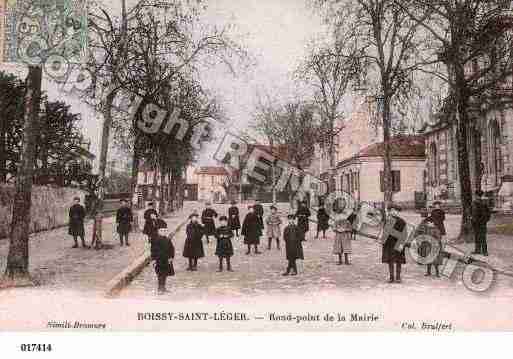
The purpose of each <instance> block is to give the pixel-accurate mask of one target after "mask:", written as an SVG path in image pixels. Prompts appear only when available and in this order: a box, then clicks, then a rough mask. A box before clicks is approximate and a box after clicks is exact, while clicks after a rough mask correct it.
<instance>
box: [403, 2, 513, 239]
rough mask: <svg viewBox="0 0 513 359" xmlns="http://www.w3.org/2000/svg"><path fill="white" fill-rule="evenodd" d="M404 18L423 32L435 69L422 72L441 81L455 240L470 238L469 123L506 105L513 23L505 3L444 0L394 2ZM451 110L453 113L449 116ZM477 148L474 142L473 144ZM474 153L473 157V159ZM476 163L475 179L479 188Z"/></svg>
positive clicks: (511, 68)
mask: <svg viewBox="0 0 513 359" xmlns="http://www.w3.org/2000/svg"><path fill="white" fill-rule="evenodd" d="M397 3H398V4H399V5H400V6H401V7H402V8H403V9H404V11H405V12H406V13H407V14H408V15H409V17H410V18H411V19H412V20H413V21H415V22H417V23H418V24H420V25H422V27H423V28H424V29H425V31H426V33H427V34H428V35H429V38H428V40H429V44H430V45H431V46H430V50H431V52H430V53H429V55H430V56H431V58H428V60H429V61H427V62H428V63H442V64H444V65H445V69H443V68H442V69H440V67H434V68H433V67H431V68H430V67H426V68H423V69H422V70H423V71H425V72H426V73H429V74H432V75H433V76H436V77H437V78H439V79H441V80H443V81H444V82H446V83H447V84H448V86H449V93H450V94H449V97H448V98H447V99H446V106H445V110H446V112H447V113H448V115H449V117H450V118H454V120H455V121H456V129H457V130H456V135H457V136H456V137H457V149H458V169H459V181H460V189H461V202H462V208H463V216H462V222H461V230H460V238H461V239H463V240H467V241H471V240H472V239H473V229H472V225H471V208H472V185H471V183H472V182H471V174H470V163H469V153H470V150H469V148H468V142H467V141H468V140H469V138H470V137H471V136H472V134H471V131H470V125H471V124H472V123H473V122H475V118H476V117H477V116H480V115H482V111H483V109H484V110H485V111H487V110H488V109H490V108H504V106H505V105H506V104H508V103H511V89H512V86H511V76H512V75H513V72H512V71H513V54H512V50H511V42H512V40H513V38H512V31H511V30H512V28H513V22H512V18H511V16H510V15H508V14H506V13H505V12H504V10H508V9H509V8H510V6H511V1H485V0H450V1H449V0H447V1H423V0H412V1H397ZM453 114H454V116H452V115H453ZM474 150H475V151H478V150H479V148H478V146H475V147H474ZM479 157H480V156H479V155H476V156H475V158H476V159H477V158H479ZM480 165H481V164H480V163H475V164H474V167H475V168H476V169H477V171H475V174H476V177H477V178H476V183H479V184H478V187H477V188H479V186H480V176H481V174H480V173H479V172H480V170H479V168H480Z"/></svg>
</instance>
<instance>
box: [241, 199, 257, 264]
mask: <svg viewBox="0 0 513 359" xmlns="http://www.w3.org/2000/svg"><path fill="white" fill-rule="evenodd" d="M248 209H249V213H248V214H247V215H246V217H245V218H244V222H243V223H242V231H241V234H242V235H243V236H244V244H246V245H247V246H248V251H247V252H246V255H248V254H249V253H250V252H251V246H254V248H255V254H260V252H259V251H258V245H259V244H260V236H261V235H262V227H261V225H260V220H259V218H258V216H257V215H256V213H255V210H254V208H253V206H249V207H248Z"/></svg>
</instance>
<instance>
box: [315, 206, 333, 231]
mask: <svg viewBox="0 0 513 359" xmlns="http://www.w3.org/2000/svg"><path fill="white" fill-rule="evenodd" d="M329 219H330V216H329V215H328V212H326V208H324V205H322V206H321V207H319V210H318V211H317V235H316V236H315V239H317V238H319V233H321V231H322V238H323V239H326V230H327V229H328V228H329V227H330V225H329Z"/></svg>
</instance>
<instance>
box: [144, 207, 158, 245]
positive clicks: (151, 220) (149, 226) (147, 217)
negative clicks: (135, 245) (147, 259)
mask: <svg viewBox="0 0 513 359" xmlns="http://www.w3.org/2000/svg"><path fill="white" fill-rule="evenodd" d="M158 217H159V214H158V212H157V210H155V208H154V204H153V202H150V203H148V209H147V210H146V211H144V227H143V233H144V234H146V235H147V236H148V242H150V241H151V237H152V236H153V235H155V233H156V232H157V228H156V225H155V223H156V220H157V218H158Z"/></svg>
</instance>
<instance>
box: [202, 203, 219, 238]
mask: <svg viewBox="0 0 513 359" xmlns="http://www.w3.org/2000/svg"><path fill="white" fill-rule="evenodd" d="M206 207H207V208H205V209H204V210H203V212H202V213H201V223H203V226H204V230H205V237H206V238H207V243H210V239H209V237H210V236H215V234H216V224H215V221H214V218H217V212H216V211H215V210H214V209H212V208H211V207H210V203H209V202H207V203H206Z"/></svg>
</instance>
